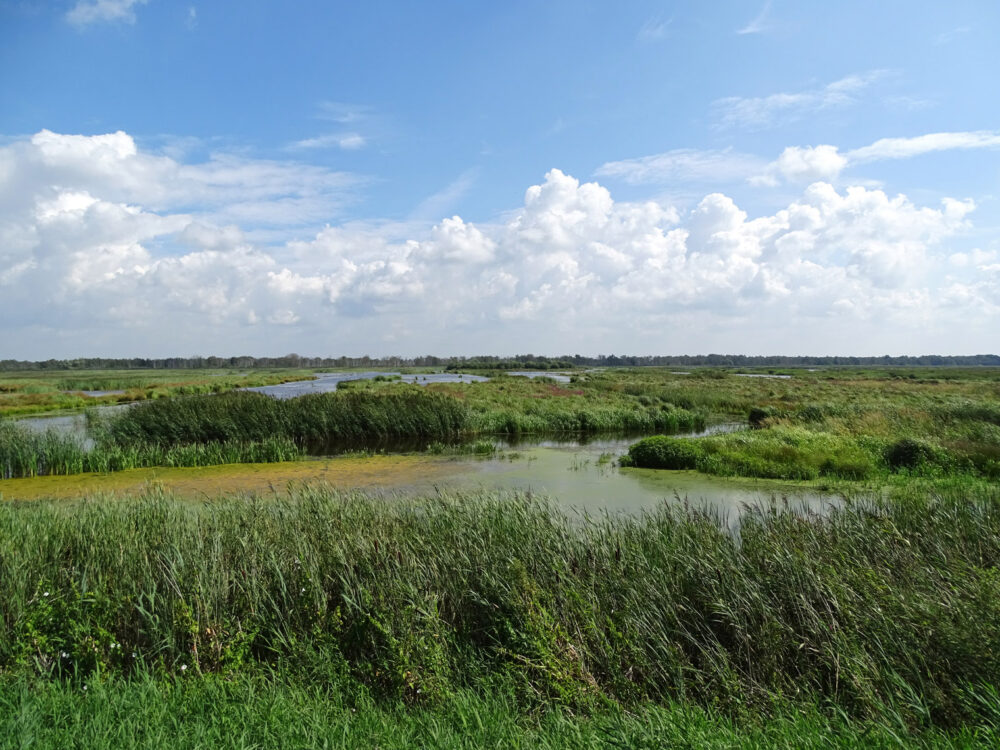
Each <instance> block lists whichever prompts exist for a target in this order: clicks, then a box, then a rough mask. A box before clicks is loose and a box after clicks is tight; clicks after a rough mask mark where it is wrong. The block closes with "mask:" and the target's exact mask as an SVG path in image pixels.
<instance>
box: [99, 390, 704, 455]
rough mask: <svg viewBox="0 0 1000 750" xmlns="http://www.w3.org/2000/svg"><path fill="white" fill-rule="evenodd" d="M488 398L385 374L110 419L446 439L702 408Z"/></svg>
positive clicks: (194, 428) (684, 424)
mask: <svg viewBox="0 0 1000 750" xmlns="http://www.w3.org/2000/svg"><path fill="white" fill-rule="evenodd" d="M500 395H502V396H503V398H502V399H490V400H485V399H483V398H482V397H481V396H478V393H477V392H475V391H473V390H471V389H466V391H458V395H454V394H453V393H452V392H450V391H449V392H438V391H434V390H429V389H427V388H421V387H419V386H404V385H399V384H388V385H386V386H383V387H381V388H370V387H369V388H365V389H358V390H349V391H347V392H344V393H337V392H334V393H322V394H309V395H305V396H299V397H297V398H291V399H287V400H278V399H274V398H270V397H268V396H264V395H262V394H259V393H227V394H222V395H219V396H209V397H202V398H189V399H176V400H170V401H162V402H156V403H149V404H143V405H142V406H139V407H135V408H132V409H129V410H128V411H126V412H123V413H121V414H118V415H115V416H114V417H113V418H111V419H110V420H108V422H107V424H106V427H105V429H106V434H107V437H108V438H109V439H111V440H113V441H115V442H120V443H124V442H128V441H131V440H140V441H143V442H149V443H158V444H174V443H196V442H204V441H208V440H237V439H238V440H259V439H261V438H262V437H264V436H267V435H284V436H286V437H289V438H291V439H293V440H296V441H300V442H308V441H334V440H341V441H343V440H359V441H360V440H373V439H375V440H377V439H384V438H393V437H400V438H403V437H423V438H434V439H449V438H454V437H457V436H476V435H505V436H506V435H521V434H529V433H551V432H575V433H586V432H599V431H634V432H642V431H652V430H670V431H674V430H685V429H699V428H700V427H702V426H704V423H705V419H704V416H703V415H701V414H697V413H694V412H689V411H686V410H684V409H679V408H676V407H672V406H668V405H661V406H657V407H649V408H647V407H644V406H641V405H629V406H625V405H619V404H613V405H609V404H606V403H603V402H598V403H594V402H592V401H587V400H586V399H584V398H574V399H571V400H564V399H560V398H531V397H524V396H521V395H520V394H517V393H509V392H507V393H503V394H500Z"/></svg>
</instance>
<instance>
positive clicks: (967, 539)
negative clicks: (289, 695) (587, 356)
mask: <svg viewBox="0 0 1000 750" xmlns="http://www.w3.org/2000/svg"><path fill="white" fill-rule="evenodd" d="M998 501H1000V495H998V490H997V488H996V487H989V486H985V485H981V486H979V487H978V489H976V490H975V491H973V490H972V489H970V488H968V487H965V488H957V489H956V490H955V491H953V492H939V494H937V495H933V494H928V493H927V492H924V491H916V490H910V491H907V492H905V493H901V494H900V495H899V496H898V497H894V498H892V499H891V500H887V501H883V500H867V501H858V502H855V503H852V504H850V505H849V506H847V507H846V508H844V509H840V510H836V509H834V510H831V511H830V513H829V515H827V516H822V517H819V516H802V515H799V514H796V513H794V512H792V511H789V510H781V509H778V510H757V511H749V512H748V513H747V514H746V515H745V516H744V517H743V519H742V523H741V525H740V528H739V534H738V536H736V535H734V534H733V532H732V531H730V528H729V526H728V525H727V524H726V523H725V522H724V521H723V520H722V519H719V518H717V517H715V516H714V515H712V514H710V513H704V512H700V511H697V510H694V509H687V508H684V507H682V506H668V505H664V506H663V507H661V508H659V509H657V510H656V511H655V512H653V513H650V514H647V515H645V516H642V517H638V518H626V517H614V518H604V519H594V520H591V521H590V522H588V523H581V522H580V521H578V520H572V519H568V518H566V517H564V516H562V515H561V514H560V513H559V512H558V511H557V510H556V509H555V508H552V507H550V506H548V505H546V504H544V503H541V502H538V501H535V500H529V499H526V498H523V497H516V496H490V495H485V494H481V493H480V494H474V495H467V496H462V495H456V496H447V495H441V496H438V497H435V498H428V499H424V500H416V501H402V500H395V499H385V498H377V497H370V496H367V495H361V494H346V493H341V492H336V491H333V490H330V489H325V488H323V487H303V488H300V489H298V490H295V491H294V492H293V493H292V494H291V495H289V496H287V497H283V498H282V497H271V498H262V499H253V498H245V499H242V500H214V501H212V502H209V503H206V504H204V505H192V504H190V503H186V502H182V501H178V500H174V499H171V498H170V497H169V496H165V495H162V494H157V493H154V494H152V495H149V496H146V497H143V498H137V499H130V500H121V501H108V500H101V499H100V498H94V499H90V500H85V501H81V502H78V503H72V504H65V503H63V504H57V503H45V502H36V503H31V504H19V505H9V504H8V505H3V506H0V674H9V675H24V676H34V677H37V678H39V679H50V680H57V681H59V680H69V681H71V682H72V683H73V684H77V685H82V684H84V683H83V681H86V680H90V679H95V678H96V677H97V676H99V675H103V676H104V677H106V678H115V677H121V678H128V677H131V676H136V675H142V674H148V675H151V676H152V677H154V678H156V679H167V678H168V677H169V676H171V675H173V676H177V677H184V678H185V679H187V678H191V677H194V676H198V677H206V676H209V675H213V676H215V677H216V678H219V679H238V678H239V679H241V678H244V677H247V676H252V675H260V674H270V673H272V672H276V673H278V674H280V675H282V676H283V679H285V678H287V679H289V680H292V681H293V682H294V683H295V684H300V685H303V686H306V687H308V688H310V689H311V688H321V687H322V686H331V685H332V686H337V689H338V690H341V691H345V692H347V693H349V694H353V692H352V691H361V692H362V693H363V694H365V695H369V696H371V698H372V699H373V700H376V701H380V702H385V704H386V705H408V706H414V707H427V708H432V709H433V708H435V707H438V706H442V705H447V704H448V702H449V701H450V700H452V699H453V698H454V697H455V696H456V695H461V694H464V692H465V691H469V690H471V691H474V692H476V693H478V694H482V695H491V694H493V693H494V692H495V691H497V690H500V689H502V691H503V692H504V694H505V695H507V696H509V700H510V701H512V702H513V705H515V706H516V707H517V709H518V711H519V712H521V713H532V712H544V711H546V710H548V709H549V708H550V707H553V706H557V705H558V706H563V707H564V708H566V709H567V710H571V711H573V712H574V713H581V714H589V713H594V712H600V711H602V710H604V709H606V708H607V707H609V706H610V707H614V706H618V707H624V708H629V707H631V708H636V707H641V706H644V705H647V704H649V703H654V704H657V705H664V706H667V705H671V704H673V703H677V702H679V703H680V704H682V705H683V706H695V707H700V708H701V709H704V710H706V711H709V712H710V713H711V714H712V715H715V714H716V713H718V714H719V715H724V716H730V717H739V716H747V715H761V714H764V715H767V714H769V713H770V712H771V711H773V710H774V707H775V705H779V706H786V707H790V708H792V709H794V710H800V709H801V710H810V707H816V706H821V707H823V711H824V712H831V711H832V712H834V713H838V712H839V713H842V714H844V715H845V716H848V717H851V719H852V720H853V721H874V722H877V723H880V724H886V725H887V722H890V723H894V724H896V725H899V724H901V725H902V726H905V727H909V728H913V729H929V728H932V727H938V728H947V729H950V730H951V729H958V730H961V729H963V728H968V727H971V726H975V725H977V724H979V723H981V722H983V721H985V720H986V718H988V714H989V711H992V710H993V709H989V710H987V708H984V705H983V702H982V701H981V700H979V698H977V697H976V696H982V695H984V694H986V693H988V692H989V689H990V688H989V686H991V685H993V686H995V685H996V684H997V678H998V675H1000V576H997V573H996V570H997V565H998V563H1000V502H998ZM984 691H986V692H985V693H984ZM631 708H630V710H631ZM989 715H992V714H989Z"/></svg>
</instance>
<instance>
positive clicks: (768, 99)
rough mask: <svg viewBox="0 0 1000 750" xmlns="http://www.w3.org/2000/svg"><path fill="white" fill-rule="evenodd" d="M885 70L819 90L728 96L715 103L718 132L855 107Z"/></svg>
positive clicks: (829, 85)
mask: <svg viewBox="0 0 1000 750" xmlns="http://www.w3.org/2000/svg"><path fill="white" fill-rule="evenodd" d="M887 72H888V71H885V70H871V71H868V72H866V73H861V74H857V75H850V76H847V77H845V78H841V79H839V80H836V81H833V82H831V83H828V84H827V85H825V86H823V87H821V88H818V89H808V90H806V91H798V92H794V93H784V92H783V93H778V94H770V95H768V96H759V97H742V96H730V97H725V98H723V99H717V100H716V101H715V102H713V108H714V110H715V113H716V116H717V122H716V126H717V127H718V128H723V129H724V128H731V127H742V128H753V129H758V128H765V127H770V126H772V125H775V124H777V123H778V122H779V121H780V122H789V121H791V120H795V119H798V118H799V117H801V116H802V115H805V114H809V113H812V112H819V111H822V110H826V109H833V108H840V107H846V106H848V105H852V104H856V103H857V102H858V101H859V97H860V95H861V94H862V93H863V92H864V91H865V89H867V88H869V87H870V86H872V84H874V83H875V82H877V81H879V80H881V79H882V78H884V77H885V76H886V75H887Z"/></svg>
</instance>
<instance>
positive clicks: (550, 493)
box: [386, 441, 843, 523]
mask: <svg viewBox="0 0 1000 750" xmlns="http://www.w3.org/2000/svg"><path fill="white" fill-rule="evenodd" d="M628 444H629V442H628V441H595V442H593V443H590V444H587V445H578V446H574V447H556V446H541V445H539V446H535V447H532V448H528V449H523V450H519V451H518V454H519V455H518V456H517V457H516V458H515V459H514V460H510V459H505V458H492V459H485V460H484V459H471V458H470V459H462V460H458V461H456V462H455V464H456V465H455V470H454V473H453V474H452V475H450V476H446V477H440V478H438V479H437V480H436V481H435V486H436V487H440V488H448V489H462V490H475V489H486V490H491V489H492V490H497V489H499V490H517V491H521V492H531V493H536V494H539V495H544V496H547V497H551V498H553V499H554V500H555V501H556V502H557V503H558V504H559V505H560V506H561V507H565V508H567V509H572V510H575V511H577V512H582V513H588V514H590V515H599V514H602V513H626V514H636V513H640V512H642V511H643V510H649V509H652V508H654V507H656V506H658V505H660V504H662V503H671V504H673V503H678V504H687V505H689V506H691V507H695V508H706V509H710V510H713V511H716V512H718V513H720V514H721V515H722V516H723V517H724V518H726V519H728V520H729V522H730V523H734V522H736V521H738V519H739V516H740V514H741V513H742V512H743V510H744V509H745V508H747V507H761V506H763V507H770V506H771V505H773V504H779V505H784V504H788V505H790V506H791V507H794V508H802V509H808V510H810V511H812V512H820V513H822V512H825V511H827V510H829V509H830V508H831V507H835V506H838V505H840V504H842V503H843V498H841V497H839V496H837V495H833V494H830V493H825V492H821V491H819V490H816V489H814V488H805V487H802V486H799V485H794V484H790V483H789V484H782V483H777V482H761V481H754V480H746V479H741V480H729V479H720V478H716V477H710V476H706V475H703V474H698V473H696V472H688V471H659V470H655V469H621V468H618V467H617V465H616V464H615V459H617V458H618V457H619V456H620V455H621V454H622V453H624V452H625V450H626V449H627V447H628ZM386 489H389V490H392V489H401V488H399V487H391V486H390V487H386ZM404 489H405V488H404ZM413 489H419V488H413ZM411 491H412V490H411Z"/></svg>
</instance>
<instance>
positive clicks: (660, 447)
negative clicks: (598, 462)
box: [622, 435, 702, 469]
mask: <svg viewBox="0 0 1000 750" xmlns="http://www.w3.org/2000/svg"><path fill="white" fill-rule="evenodd" d="M701 453H702V451H701V447H700V446H699V445H698V444H697V443H694V442H692V441H690V440H685V439H684V438H673V437H667V436H666V435H656V436H654V437H649V438H646V439H644V440H640V441H639V442H638V443H636V444H635V445H633V446H632V447H631V448H629V450H628V454H627V455H626V456H624V457H623V458H624V459H625V460H624V461H623V463H622V465H623V466H636V467H639V468H643V469H694V468H697V466H698V459H699V458H700V457H701Z"/></svg>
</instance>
